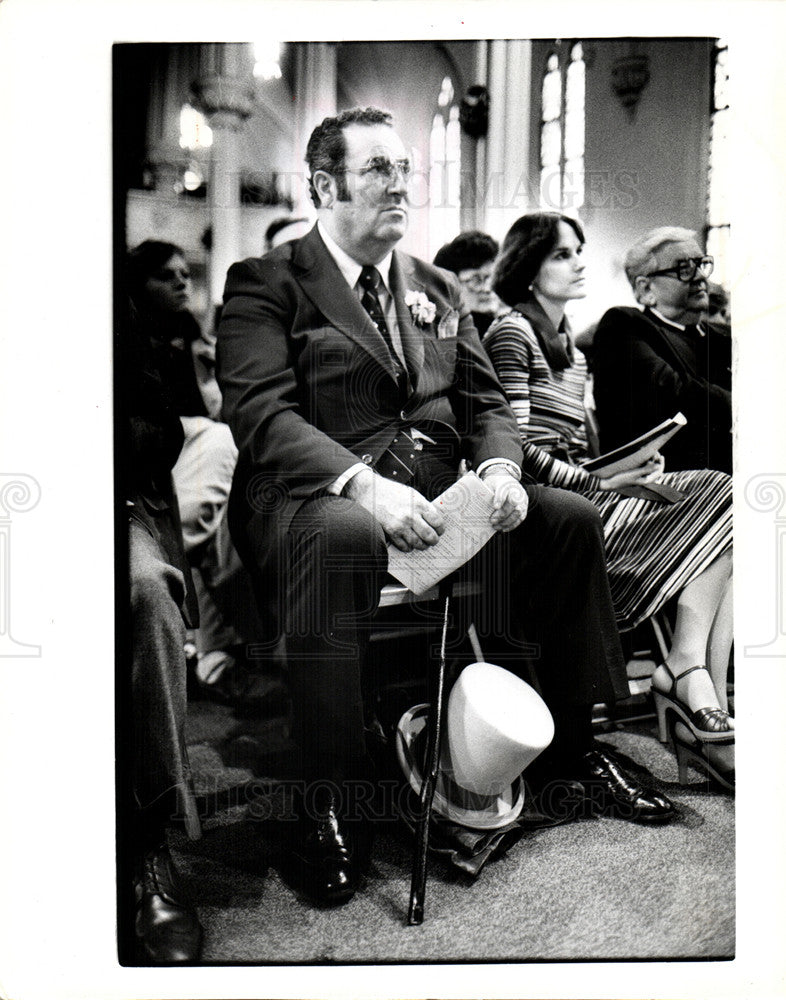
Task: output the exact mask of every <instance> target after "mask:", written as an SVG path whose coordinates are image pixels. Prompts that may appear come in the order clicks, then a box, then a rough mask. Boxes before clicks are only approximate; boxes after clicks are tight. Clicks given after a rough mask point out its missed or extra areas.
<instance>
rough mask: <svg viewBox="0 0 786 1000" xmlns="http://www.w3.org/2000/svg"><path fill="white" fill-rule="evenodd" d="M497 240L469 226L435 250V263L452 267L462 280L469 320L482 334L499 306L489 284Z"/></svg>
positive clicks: (438, 265) (481, 334)
mask: <svg viewBox="0 0 786 1000" xmlns="http://www.w3.org/2000/svg"><path fill="white" fill-rule="evenodd" d="M498 251H499V244H498V243H497V241H496V240H495V239H493V237H491V236H488V235H487V234H486V233H481V232H478V231H477V230H469V231H467V232H464V233H459V235H458V236H457V237H456V238H455V239H454V240H451V242H450V243H446V244H445V245H444V246H443V247H440V249H439V250H438V251H437V255H436V257H435V258H434V263H435V264H436V266H437V267H444V268H445V270H446V271H452V272H453V274H455V275H456V276H457V277H458V280H459V281H460V282H461V288H462V290H463V292H464V295H465V297H466V300H467V305H468V306H469V311H470V312H471V313H472V322H473V323H474V324H475V329H476V330H477V331H478V333H479V335H480V336H481V337H482V336H483V334H484V333H485V332H486V330H487V329H488V328H489V325H490V323H491V321H492V320H493V319H494V317H495V316H496V315H497V313H498V312H499V310H500V308H501V303H500V301H499V299H498V298H497V296H496V295H495V294H494V291H493V290H492V287H491V276H492V274H493V271H494V260H495V258H496V256H497V253H498Z"/></svg>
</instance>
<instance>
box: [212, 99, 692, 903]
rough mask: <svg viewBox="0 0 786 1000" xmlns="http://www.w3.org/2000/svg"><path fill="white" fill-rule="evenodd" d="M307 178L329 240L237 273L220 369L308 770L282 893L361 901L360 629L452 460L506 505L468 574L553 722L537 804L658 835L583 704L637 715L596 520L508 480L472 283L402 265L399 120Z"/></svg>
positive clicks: (315, 240)
mask: <svg viewBox="0 0 786 1000" xmlns="http://www.w3.org/2000/svg"><path fill="white" fill-rule="evenodd" d="M306 160H307V163H308V167H309V171H310V189H311V196H312V200H313V201H314V204H315V206H316V209H317V214H318V221H317V224H316V226H315V227H314V228H313V229H312V230H311V231H310V232H309V233H307V234H306V236H304V237H302V238H301V239H299V240H295V241H293V242H290V243H286V244H284V245H283V246H281V247H278V248H277V249H276V250H274V251H272V252H271V253H269V254H267V255H266V256H264V257H262V258H257V259H249V260H245V261H241V262H239V263H237V264H233V265H232V267H231V268H230V269H229V273H228V275H227V283H226V289H225V294H224V310H223V313H222V318H221V325H220V327H219V331H218V345H217V354H216V360H217V372H218V379H219V384H220V386H221V390H222V394H223V399H224V414H225V416H226V418H227V421H228V423H229V425H230V426H231V428H232V432H233V434H234V435H235V440H236V441H237V444H238V448H239V452H240V457H239V459H238V465H237V470H236V473H235V478H234V482H233V484H232V496H231V498H230V510H229V512H230V523H231V527H232V533H233V538H234V539H235V541H236V544H237V546H238V550H239V551H240V552H241V554H242V556H243V558H244V560H245V561H246V564H247V566H248V568H249V571H250V572H251V574H252V576H253V577H254V580H255V583H256V585H257V590H258V593H259V595H260V599H261V600H262V601H266V600H268V599H269V596H270V595H271V594H277V595H278V596H279V599H280V603H279V607H278V608H277V609H275V610H276V611H277V612H278V614H279V616H280V621H281V625H282V631H283V635H284V638H285V644H286V660H287V669H288V676H289V683H290V690H291V693H292V697H293V702H294V706H295V734H296V737H297V740H298V743H299V746H300V749H301V753H302V794H300V795H298V796H297V797H296V799H295V812H296V815H297V818H298V819H297V822H296V823H293V824H291V825H290V826H289V830H290V831H291V832H290V834H289V837H288V843H287V851H288V856H289V861H288V869H289V872H290V873H291V874H293V875H294V877H295V878H296V879H297V881H298V882H299V884H300V886H301V887H302V888H303V890H304V891H305V892H307V893H308V894H309V895H310V896H311V897H312V898H315V899H316V900H317V901H319V902H321V903H323V904H324V903H332V904H340V903H345V902H347V901H348V900H349V899H351V898H352V896H353V895H354V893H355V892H356V890H357V888H358V886H359V882H360V878H361V875H362V873H363V871H364V869H365V867H366V865H367V863H368V858H369V851H370V844H371V835H372V830H373V827H372V824H371V822H370V817H369V816H368V815H366V816H365V817H363V816H362V815H360V813H361V811H362V807H361V804H362V803H366V804H368V805H371V809H372V814H373V808H374V806H373V802H374V795H375V790H377V788H378V786H377V783H376V779H377V773H376V771H375V768H374V764H373V761H372V760H371V759H370V754H369V747H368V746H367V743H366V734H367V729H366V716H367V713H368V710H369V706H368V705H367V704H365V703H364V690H363V684H362V673H363V667H364V664H365V657H366V652H367V649H368V635H369V630H368V627H367V623H368V619H369V615H370V614H372V613H373V611H374V610H375V609H376V607H377V606H378V603H379V595H380V588H381V586H382V585H383V583H384V582H385V579H386V571H387V566H388V545H391V546H394V547H395V548H397V549H399V550H400V551H403V552H411V551H413V550H424V549H426V548H428V547H429V546H432V545H435V544H436V543H437V541H438V540H439V537H440V534H441V533H442V532H443V531H444V528H445V521H444V516H443V513H442V511H441V509H440V507H439V506H438V505H437V504H435V503H433V500H434V499H435V498H436V496H437V495H438V494H439V493H441V492H442V491H444V489H445V488H446V487H447V486H448V485H449V484H451V483H453V482H455V480H456V478H457V476H458V470H459V467H460V464H461V462H462V460H464V461H466V462H467V463H469V464H470V465H471V466H472V468H473V469H474V471H475V472H476V473H477V475H478V476H479V477H480V478H481V479H482V480H483V482H485V484H486V485H487V487H488V489H489V491H490V493H491V495H492V498H493V499H492V505H493V511H492V513H491V515H490V518H489V521H490V525H491V527H492V528H493V529H494V535H493V537H492V538H491V540H490V541H489V543H488V545H487V546H486V548H484V549H483V550H482V551H481V552H480V553H479V555H478V556H477V557H476V558H477V562H476V563H473V567H474V569H475V571H476V572H477V574H478V575H479V576H480V578H481V579H482V580H485V581H487V582H488V587H484V590H483V593H484V598H483V599H482V600H484V603H485V601H490V602H491V605H492V607H493V611H494V614H493V616H492V617H493V618H494V621H495V623H499V624H492V622H491V621H490V619H489V616H488V615H484V618H485V621H486V624H485V625H484V624H483V623H482V622H481V625H480V628H479V631H480V632H481V636H482V637H483V639H484V640H487V642H488V646H487V648H488V649H489V650H490V652H493V651H496V652H497V654H499V655H502V656H505V657H506V659H507V661H508V662H509V663H510V669H512V670H514V671H515V670H518V671H519V672H523V671H524V670H525V664H524V657H525V653H524V650H523V648H522V641H524V642H529V643H533V644H535V648H537V649H538V651H539V655H538V657H536V658H535V659H534V660H533V663H534V669H535V670H536V672H537V675H538V678H539V681H540V683H541V684H542V687H543V692H544V699H545V700H546V702H547V704H548V706H549V709H550V710H551V712H552V715H553V716H554V719H555V729H556V735H555V739H554V742H553V743H552V746H551V747H550V748H549V751H548V753H549V757H548V759H547V760H545V759H543V756H542V758H541V760H542V761H543V763H542V767H541V771H540V775H539V780H540V781H541V783H542V784H541V786H540V787H539V788H538V789H537V792H538V793H539V792H542V790H543V787H545V786H547V785H549V784H550V783H551V782H552V781H559V782H565V783H567V784H569V785H570V787H571V788H573V789H574V790H575V791H576V794H577V795H578V796H580V800H581V802H582V803H584V805H585V806H586V808H587V809H588V810H590V811H592V812H593V814H597V815H604V816H613V817H617V818H620V819H628V820H632V821H635V822H642V823H664V822H669V821H670V820H671V819H672V818H673V817H674V815H675V809H674V806H673V804H672V803H670V802H669V801H668V800H667V799H666V798H665V797H663V796H661V795H660V794H658V793H656V792H654V791H652V790H650V789H648V788H646V787H645V786H644V785H643V784H642V783H639V782H638V781H636V780H635V779H633V778H632V777H631V776H630V775H628V774H626V773H625V771H624V770H623V768H622V766H621V764H620V762H619V761H618V760H616V759H615V758H614V757H613V756H612V755H610V754H609V753H607V751H606V749H605V748H601V747H600V746H599V745H598V744H596V743H595V742H594V741H593V739H592V726H591V715H592V705H593V703H595V702H596V701H598V700H600V701H607V700H613V699H615V698H617V697H627V695H628V686H627V679H626V676H625V666H624V662H623V659H622V650H621V648H620V644H619V636H618V633H617V629H616V627H615V624H614V614H613V608H612V604H611V596H610V593H609V586H608V581H607V579H606V571H605V558H604V552H603V537H602V531H601V528H600V521H599V519H598V516H597V513H596V511H595V508H594V507H593V506H592V505H591V504H590V503H588V502H586V501H585V500H583V498H581V497H578V496H575V495H574V494H571V493H568V492H566V491H562V490H553V489H544V488H542V487H540V486H534V485H529V484H527V485H526V486H525V485H523V484H522V483H521V482H520V481H519V480H520V478H521V468H520V466H521V445H520V439H519V435H518V431H517V428H516V422H515V418H514V416H513V414H512V412H511V410H510V407H509V406H508V403H507V401H506V399H505V395H504V393H503V391H502V388H501V387H500V385H499V382H498V380H497V378H496V376H495V374H494V371H493V368H492V367H491V363H490V362H489V360H488V357H487V356H486V354H485V352H484V351H483V348H482V347H481V344H480V340H479V338H478V335H477V332H476V330H475V327H474V325H473V323H472V318H471V315H470V313H469V310H468V309H467V306H466V300H465V299H464V298H463V296H462V294H461V287H460V285H459V282H458V281H457V279H456V277H455V276H454V275H452V274H450V273H449V272H447V271H445V270H442V269H440V268H437V267H434V266H433V265H431V264H428V263H426V262H424V261H420V260H418V259H416V258H414V257H411V256H409V255H408V254H406V253H402V252H401V251H399V250H398V249H397V248H396V247H397V244H398V243H399V241H400V240H401V239H402V237H403V236H404V234H405V232H406V229H407V224H408V219H409V184H408V182H409V177H410V172H411V163H410V161H409V159H408V157H407V152H406V149H405V147H404V144H403V142H402V140H401V138H400V136H399V135H398V133H397V132H396V131H395V129H394V127H393V122H392V118H391V116H390V115H389V114H388V113H387V112H384V111H381V110H379V109H376V108H362V109H361V108H354V109H351V110H348V111H344V112H341V114H339V115H337V116H336V117H330V118H326V119H325V120H324V121H323V122H322V123H321V124H320V125H318V126H317V127H316V128H315V129H314V131H313V132H312V134H311V137H310V139H309V143H308V148H307V152H306ZM470 572H471V570H470ZM503 574H504V576H503ZM480 610H482V609H479V611H480ZM486 610H489V609H488V607H486ZM478 620H480V619H476V621H478ZM527 774H528V779H530V780H533V781H534V780H535V779H534V778H532V774H531V772H529V771H528V772H527ZM359 796H362V798H359Z"/></svg>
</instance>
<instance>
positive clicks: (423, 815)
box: [407, 577, 453, 926]
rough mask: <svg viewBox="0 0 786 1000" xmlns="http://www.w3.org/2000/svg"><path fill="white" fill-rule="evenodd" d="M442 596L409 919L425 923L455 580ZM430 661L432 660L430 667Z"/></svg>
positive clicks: (430, 676) (411, 922)
mask: <svg viewBox="0 0 786 1000" xmlns="http://www.w3.org/2000/svg"><path fill="white" fill-rule="evenodd" d="M439 589H440V597H441V598H442V600H443V602H444V604H443V607H444V612H443V619H442V641H441V643H440V650H439V666H438V669H437V671H436V676H435V672H434V671H433V670H431V669H429V671H428V701H429V709H428V723H427V726H428V743H427V748H426V761H425V765H424V767H423V784H422V785H421V789H420V800H419V811H418V818H417V823H416V825H415V848H414V854H413V858H412V885H411V888H410V892H409V914H408V916H407V923H408V924H409V925H410V926H415V925H418V924H422V923H423V904H424V900H425V895H426V874H427V868H428V838H429V823H430V822H431V805H432V802H433V801H434V789H435V787H436V783H437V772H438V771H439V751H440V747H441V745H442V701H443V695H444V692H445V647H446V645H447V635H448V612H449V610H450V597H451V594H452V592H453V580H452V578H450V577H448V578H447V579H445V580H443V581H442V583H441V584H440V588H439ZM430 666H431V665H430V664H429V667H430Z"/></svg>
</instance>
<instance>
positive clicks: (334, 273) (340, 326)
mask: <svg viewBox="0 0 786 1000" xmlns="http://www.w3.org/2000/svg"><path fill="white" fill-rule="evenodd" d="M292 263H293V264H294V266H295V268H296V269H297V270H298V272H299V274H298V280H299V282H300V287H301V288H302V289H303V292H304V293H305V294H306V295H307V296H308V297H309V298H310V299H311V301H312V302H313V303H314V305H315V306H316V307H317V308H318V309H319V310H320V312H321V313H322V314H323V315H324V317H325V319H327V320H328V321H329V322H330V323H331V324H332V325H333V326H334V327H335V328H336V329H337V330H340V331H341V333H343V334H344V335H345V336H347V337H349V339H350V340H352V341H354V342H355V343H356V344H357V345H358V346H359V347H362V348H363V350H364V351H366V352H367V353H368V354H370V355H371V356H372V357H373V358H374V359H375V360H376V361H378V362H379V364H380V365H381V366H382V367H383V368H384V369H385V371H386V372H388V373H389V374H390V376H391V378H392V379H394V380H395V378H396V372H395V369H394V367H393V361H392V359H391V357H390V352H389V351H388V347H387V344H386V343H385V341H384V339H383V337H382V334H381V333H380V332H379V330H377V328H376V327H375V326H374V324H373V323H372V322H371V317H370V316H369V315H368V313H367V312H366V310H365V309H364V308H363V306H362V305H361V304H360V300H359V299H358V297H357V295H356V294H355V291H354V289H352V288H350V287H349V285H348V284H347V282H346V280H345V278H344V275H343V274H342V273H341V271H340V270H339V267H338V265H337V264H336V262H335V261H334V260H333V257H332V256H331V255H330V252H329V251H328V249H327V247H326V246H325V244H324V243H323V242H322V238H321V237H320V235H319V232H318V230H317V228H316V226H315V227H314V228H313V229H312V230H311V231H310V232H309V233H307V234H306V235H305V236H304V237H303V239H302V240H300V241H299V243H298V244H297V246H296V248H295V250H294V253H293V256H292Z"/></svg>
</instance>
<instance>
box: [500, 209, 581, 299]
mask: <svg viewBox="0 0 786 1000" xmlns="http://www.w3.org/2000/svg"><path fill="white" fill-rule="evenodd" d="M560 222H566V223H567V224H568V225H569V226H570V227H571V229H572V230H573V231H574V233H575V234H576V236H578V238H579V240H580V241H581V242H582V243H584V242H585V241H584V230H583V229H582V228H581V224H580V223H579V222H577V221H576V219H571V218H570V217H569V216H567V215H563V214H562V213H561V212H533V213H531V214H530V215H522V216H521V218H520V219H516V221H515V222H514V223H513V225H512V226H511V227H510V229H509V230H508V232H507V234H506V236H505V239H504V240H503V241H502V250H501V252H500V255H499V259H498V260H497V266H496V267H495V268H494V280H493V282H492V286H493V288H494V291H495V292H496V293H497V295H498V296H499V297H500V298H501V299H502V301H503V302H505V303H506V304H507V305H509V306H515V305H516V303H518V302H526V300H527V299H528V298H530V296H531V295H532V292H531V291H530V287H529V286H530V285H531V284H532V282H533V281H534V280H535V277H536V276H537V273H538V271H539V270H540V267H541V264H542V263H543V261H544V260H545V259H546V257H547V256H548V254H549V253H551V251H552V250H553V249H554V247H555V246H556V244H557V239H558V237H559V224H560Z"/></svg>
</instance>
